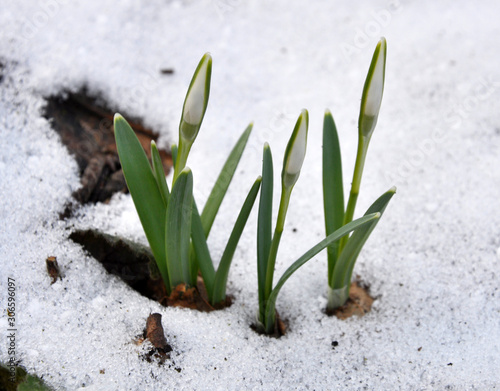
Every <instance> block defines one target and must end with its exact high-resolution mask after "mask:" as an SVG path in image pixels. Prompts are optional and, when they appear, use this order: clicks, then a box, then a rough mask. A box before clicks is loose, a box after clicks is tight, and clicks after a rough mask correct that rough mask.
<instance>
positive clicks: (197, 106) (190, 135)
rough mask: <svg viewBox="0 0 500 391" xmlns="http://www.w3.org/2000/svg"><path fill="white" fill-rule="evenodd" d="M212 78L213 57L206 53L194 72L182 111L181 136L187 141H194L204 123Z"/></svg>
mask: <svg viewBox="0 0 500 391" xmlns="http://www.w3.org/2000/svg"><path fill="white" fill-rule="evenodd" d="M211 76H212V57H211V56H210V54H209V53H206V54H205V55H204V56H203V57H202V59H201V60H200V63H199V64H198V67H197V68H196V71H195V72H194V75H193V79H192V80H191V84H190V85H189V89H188V92H187V94H186V100H185V101H184V107H183V109H182V118H181V123H180V127H179V128H180V135H181V137H182V138H184V139H185V140H187V141H190V142H193V141H194V139H195V138H196V135H197V134H198V130H199V129H200V125H201V122H202V121H203V116H204V115H205V111H206V110H207V105H208V96H209V94H210V79H211Z"/></svg>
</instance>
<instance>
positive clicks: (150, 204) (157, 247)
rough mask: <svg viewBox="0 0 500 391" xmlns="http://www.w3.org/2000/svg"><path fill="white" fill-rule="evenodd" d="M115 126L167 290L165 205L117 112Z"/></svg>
mask: <svg viewBox="0 0 500 391" xmlns="http://www.w3.org/2000/svg"><path fill="white" fill-rule="evenodd" d="M114 129H115V138H116V147H117V150H118V155H119V157H120V163H121V166H122V169H123V174H124V176H125V180H126V182H127V186H128V188H129V191H130V194H131V196H132V200H133V201H134V204H135V208H136V209H137V214H138V215H139V219H140V221H141V224H142V227H143V229H144V233H145V234H146V238H147V239H148V242H149V245H150V247H151V251H152V252H153V255H154V257H155V259H156V262H157V264H158V269H159V270H160V273H161V275H162V278H163V281H164V282H165V286H166V288H167V292H170V285H169V278H168V271H167V265H166V255H165V212H166V207H165V204H164V201H163V198H162V196H161V193H160V190H159V189H158V185H157V183H156V179H155V176H154V174H153V171H152V169H151V166H150V164H149V161H148V158H147V157H146V153H145V152H144V150H143V149H142V146H141V144H140V142H139V140H138V139H137V136H136V135H135V133H134V131H133V130H132V128H131V127H130V125H129V124H128V123H127V121H126V120H125V119H124V118H123V117H122V116H121V115H120V114H116V115H115V118H114Z"/></svg>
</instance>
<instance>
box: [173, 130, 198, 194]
mask: <svg viewBox="0 0 500 391" xmlns="http://www.w3.org/2000/svg"><path fill="white" fill-rule="evenodd" d="M192 145H193V143H192V142H188V141H186V140H184V139H183V138H182V137H180V138H179V146H178V149H177V160H176V162H175V165H174V179H173V180H172V187H173V186H174V183H175V181H176V180H177V177H178V176H179V174H180V173H181V171H182V170H184V167H186V163H187V158H188V155H189V151H190V150H191V146H192Z"/></svg>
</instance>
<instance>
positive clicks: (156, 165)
mask: <svg viewBox="0 0 500 391" xmlns="http://www.w3.org/2000/svg"><path fill="white" fill-rule="evenodd" d="M151 161H152V162H153V175H154V176H155V179H156V184H157V185H158V190H160V194H161V198H162V199H163V203H164V204H165V208H166V207H167V205H168V199H169V197H170V191H169V190H168V185H167V180H166V178H165V171H163V163H162V161H161V157H160V153H159V152H158V148H157V147H156V143H155V142H154V141H151Z"/></svg>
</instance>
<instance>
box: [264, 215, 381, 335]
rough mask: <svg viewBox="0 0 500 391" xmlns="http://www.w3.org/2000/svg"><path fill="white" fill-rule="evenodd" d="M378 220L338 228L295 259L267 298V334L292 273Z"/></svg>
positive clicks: (366, 218) (367, 219)
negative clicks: (277, 300) (354, 232)
mask: <svg viewBox="0 0 500 391" xmlns="http://www.w3.org/2000/svg"><path fill="white" fill-rule="evenodd" d="M379 218H380V213H372V214H370V215H366V216H363V217H361V218H359V219H357V220H354V221H351V222H350V223H349V224H346V225H344V226H343V227H342V228H339V229H338V230H336V231H335V232H333V233H332V234H330V235H329V236H327V237H326V238H325V239H323V240H322V241H321V242H319V243H318V244H316V245H315V246H314V247H312V248H311V249H310V250H309V251H307V252H306V253H305V254H304V255H302V256H301V257H300V258H299V259H297V260H296V261H295V262H294V263H293V264H292V265H291V266H290V267H289V268H288V269H286V271H285V272H284V273H283V275H282V276H281V278H280V279H279V281H278V283H277V284H276V286H275V287H274V289H273V290H272V292H271V294H270V295H269V298H268V299H267V302H266V309H265V325H264V326H265V328H266V332H267V333H272V332H273V329H274V323H275V313H276V299H277V297H278V293H279V292H280V290H281V288H282V287H283V285H284V284H285V282H286V281H287V280H288V279H289V278H290V277H291V276H292V274H293V273H295V272H296V271H297V269H299V268H300V267H301V266H302V265H304V264H305V263H306V262H307V261H309V260H310V259H311V258H312V257H314V256H315V255H316V254H318V253H319V252H320V251H321V250H323V249H324V248H325V247H328V246H329V245H330V244H332V243H333V242H335V241H336V240H339V239H340V238H341V237H343V236H345V235H347V234H348V233H349V232H351V231H354V230H355V229H362V227H363V226H366V224H369V223H370V222H373V221H377V220H378V219H379Z"/></svg>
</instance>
